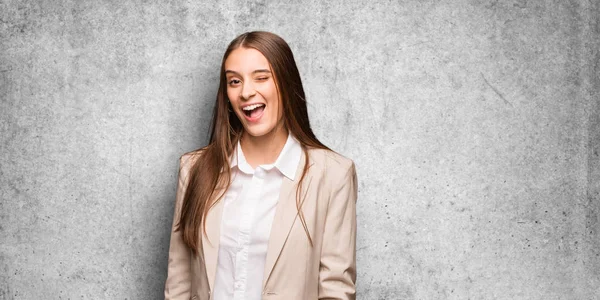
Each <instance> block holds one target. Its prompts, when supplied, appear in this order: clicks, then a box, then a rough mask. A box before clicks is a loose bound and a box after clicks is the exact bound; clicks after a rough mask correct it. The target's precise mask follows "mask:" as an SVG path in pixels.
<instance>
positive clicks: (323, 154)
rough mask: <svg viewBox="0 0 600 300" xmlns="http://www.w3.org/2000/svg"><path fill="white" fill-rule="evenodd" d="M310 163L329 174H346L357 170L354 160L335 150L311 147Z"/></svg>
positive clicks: (312, 166) (336, 175)
mask: <svg viewBox="0 0 600 300" xmlns="http://www.w3.org/2000/svg"><path fill="white" fill-rule="evenodd" d="M308 157H309V164H311V166H310V167H311V168H315V169H316V170H319V171H321V172H323V173H326V174H327V175H328V176H329V175H332V176H335V177H339V176H344V175H346V174H348V173H350V172H355V166H354V161H353V160H352V159H350V158H348V157H345V156H343V155H341V154H339V153H337V152H335V151H333V150H328V149H309V150H308Z"/></svg>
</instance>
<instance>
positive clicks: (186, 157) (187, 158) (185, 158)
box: [179, 148, 205, 178]
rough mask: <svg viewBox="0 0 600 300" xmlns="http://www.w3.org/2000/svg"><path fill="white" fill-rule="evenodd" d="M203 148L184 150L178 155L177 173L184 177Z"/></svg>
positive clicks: (198, 157)
mask: <svg viewBox="0 0 600 300" xmlns="http://www.w3.org/2000/svg"><path fill="white" fill-rule="evenodd" d="M204 150H205V148H200V149H197V150H194V151H190V152H186V153H184V154H182V155H181V156H180V157H179V173H180V175H182V177H184V178H186V177H187V174H188V173H189V171H190V169H191V168H192V166H193V165H194V164H195V163H196V162H197V161H198V159H200V158H201V157H202V153H203V152H204Z"/></svg>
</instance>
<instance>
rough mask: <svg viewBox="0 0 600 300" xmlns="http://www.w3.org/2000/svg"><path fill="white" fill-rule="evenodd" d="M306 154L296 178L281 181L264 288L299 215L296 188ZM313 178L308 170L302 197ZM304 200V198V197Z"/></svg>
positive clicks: (268, 251) (303, 183)
mask: <svg viewBox="0 0 600 300" xmlns="http://www.w3.org/2000/svg"><path fill="white" fill-rule="evenodd" d="M304 156H305V155H304V153H302V156H301V157H300V163H299V164H298V169H297V170H296V175H295V176H294V180H293V181H292V180H290V179H289V178H287V177H284V178H283V182H282V183H281V191H280V194H279V202H278V203H277V209H276V211H275V217H274V218H273V224H272V225H271V234H270V236H269V245H268V247H267V258H266V261H265V277H264V279H263V289H264V287H265V285H266V283H267V281H268V280H269V277H270V276H271V272H272V271H273V267H274V266H275V263H276V262H277V259H278V258H279V255H280V254H281V250H282V249H283V245H284V244H285V241H286V240H287V237H288V235H289V233H290V230H291V229H292V225H294V222H295V221H296V219H297V217H298V209H297V208H296V188H297V186H298V182H299V181H300V177H301V176H302V171H303V170H304ZM311 179H312V178H311V176H310V172H307V173H306V177H305V178H304V181H303V182H302V191H301V193H300V195H301V197H303V196H304V195H306V191H307V190H308V187H309V186H310V182H311ZM302 200H304V199H303V198H302Z"/></svg>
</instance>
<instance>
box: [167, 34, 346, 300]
mask: <svg viewBox="0 0 600 300" xmlns="http://www.w3.org/2000/svg"><path fill="white" fill-rule="evenodd" d="M356 198H357V181H356V171H355V167H354V163H353V162H352V160H350V159H348V158H345V157H343V156H341V155H339V154H337V153H335V152H333V151H332V150H329V149H328V148H327V147H326V146H325V145H323V144H322V143H321V142H319V140H317V138H316V137H315V135H314V133H313V132H312V130H311V128H310V123H309V120H308V113H307V107H306V100H305V98H304V90H303V88H302V82H301V79H300V74H299V72H298V69H297V67H296V63H295V61H294V57H293V55H292V51H291V50H290V48H289V46H288V45H287V43H286V42H285V41H284V40H283V39H281V38H280V37H279V36H277V35H275V34H272V33H269V32H258V31H256V32H248V33H244V34H242V35H240V36H239V37H237V38H236V39H234V40H233V41H232V42H231V44H230V45H229V47H228V48H227V51H226V52H225V55H224V56H223V62H222V64H221V77H220V84H219V90H218V94H217V100H216V103H215V108H214V112H213V120H212V134H211V138H210V143H209V145H208V146H206V147H204V148H202V149H199V150H196V151H193V152H190V153H186V154H184V155H183V156H182V157H181V159H180V169H179V185H178V188H177V196H176V204H175V216H174V218H173V227H172V232H171V244H170V249H169V263H168V277H167V281H166V284H165V298H166V299H206V300H208V299H214V300H230V299H235V300H238V299H245V300H251V299H252V300H254V299H285V300H294V299H298V300H306V299H355V281H356V242H355V240H356Z"/></svg>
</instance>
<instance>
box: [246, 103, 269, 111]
mask: <svg viewBox="0 0 600 300" xmlns="http://www.w3.org/2000/svg"><path fill="white" fill-rule="evenodd" d="M263 105H264V104H258V103H257V104H252V105H249V106H246V107H244V108H242V109H243V110H253V109H255V108H257V107H261V106H263Z"/></svg>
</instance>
